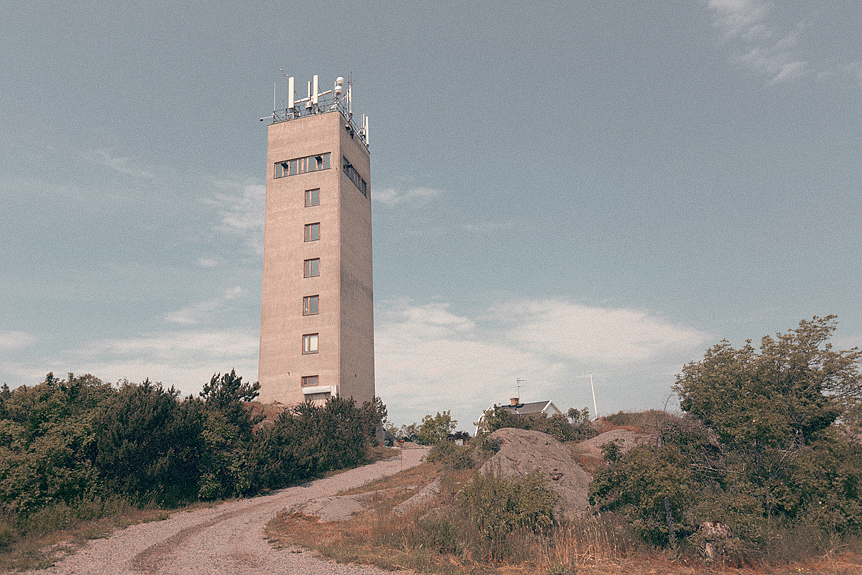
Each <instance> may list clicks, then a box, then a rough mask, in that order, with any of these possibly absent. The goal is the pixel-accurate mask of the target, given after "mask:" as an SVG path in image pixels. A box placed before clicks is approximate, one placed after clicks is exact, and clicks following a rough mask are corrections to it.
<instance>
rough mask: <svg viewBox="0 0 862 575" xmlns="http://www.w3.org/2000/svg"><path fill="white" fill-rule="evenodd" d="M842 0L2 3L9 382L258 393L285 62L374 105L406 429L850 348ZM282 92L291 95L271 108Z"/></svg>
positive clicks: (852, 249) (382, 246)
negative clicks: (232, 381)
mask: <svg viewBox="0 0 862 575" xmlns="http://www.w3.org/2000/svg"><path fill="white" fill-rule="evenodd" d="M860 22H862V3H859V2H858V1H856V0H830V1H828V2H826V1H822V0H805V1H803V0H785V1H782V2H767V1H763V0H709V1H706V0H667V1H664V2H621V1H615V0H594V1H593V0H585V1H578V0H568V1H566V2H555V1H548V2H542V3H539V4H536V5H526V4H524V3H522V2H512V1H501V2H475V1H471V2H467V1H450V0H440V1H437V2H417V1H411V0H399V1H397V2H396V1H392V2H373V1H371V2H363V3H356V2H342V1H339V0H335V1H330V2H325V3H319V2H318V3H315V2H303V3H280V2H276V3H258V2H243V1H240V0H231V1H230V2H221V1H214V2H207V3H203V4H199V3H198V4H194V3H185V4H183V3H176V2H164V1H160V0H153V1H151V2H144V3H141V2H98V1H90V2H82V1H78V0H64V1H63V2H57V1H45V2H39V3H33V2H20V1H17V0H11V1H9V2H4V3H3V5H2V7H0V126H2V130H0V133H2V135H0V201H2V204H3V212H4V217H2V218H0V264H2V270H3V273H2V274H0V293H2V297H0V382H6V383H7V384H8V385H9V386H10V387H13V388H14V387H17V386H19V385H22V384H26V385H34V384H36V383H38V382H40V381H42V380H44V378H45V375H46V374H47V373H48V372H49V371H51V372H54V373H55V374H66V373H68V372H73V373H76V374H83V373H91V374H93V375H95V376H97V377H99V378H101V379H102V380H103V381H107V382H114V383H116V382H119V381H122V380H128V381H131V382H140V381H143V380H144V379H146V378H149V379H150V380H151V381H158V382H162V383H163V384H164V385H165V386H167V387H170V386H175V387H176V388H177V389H178V390H180V391H181V392H182V393H183V395H188V394H197V393H198V392H200V390H201V389H202V387H203V385H204V384H205V383H206V382H208V381H209V379H210V377H211V376H212V375H213V374H214V373H223V372H225V371H229V370H231V369H235V370H236V372H237V374H238V375H241V376H242V377H243V378H244V379H245V380H247V381H256V379H257V369H258V351H259V330H260V299H261V297H260V292H261V275H262V262H263V213H264V200H265V186H264V183H265V177H266V171H267V165H266V125H267V122H266V121H263V122H262V121H260V118H262V117H267V116H270V115H271V113H272V107H273V88H274V86H275V85H277V86H279V88H278V89H279V90H280V85H281V82H282V77H283V74H286V75H288V76H294V77H296V79H297V80H296V81H297V85H298V86H303V85H304V83H305V82H307V81H310V80H311V78H312V76H313V75H315V74H317V75H319V77H320V83H321V86H323V87H324V88H322V89H325V87H327V86H329V85H331V84H332V83H333V82H334V80H335V78H336V77H338V76H344V77H348V76H350V77H352V80H353V94H354V112H355V113H357V114H358V113H365V114H367V115H368V116H369V118H370V120H369V140H370V149H371V159H372V168H371V172H372V173H371V177H370V187H371V197H372V212H373V242H374V292H375V293H374V297H375V300H374V301H375V366H376V390H377V394H378V395H379V396H380V397H381V398H382V399H383V401H384V403H385V404H386V405H387V407H388V411H389V420H390V421H391V422H393V423H394V424H395V425H396V426H400V425H403V424H408V423H412V422H416V421H420V420H421V419H422V417H423V416H424V415H426V414H435V413H437V412H442V411H449V412H450V413H451V415H452V417H453V418H455V419H456V420H457V421H458V427H459V428H460V429H466V430H471V429H472V423H473V422H475V421H476V420H477V419H478V417H479V416H480V415H481V412H482V410H483V409H485V408H488V407H490V406H491V405H493V404H501V403H508V401H509V398H510V397H515V396H518V397H520V398H521V399H522V401H540V400H552V401H553V402H554V403H555V405H557V406H558V407H559V408H560V409H561V410H563V411H565V410H567V409H568V408H569V407H576V408H579V409H580V408H583V407H588V408H589V410H590V412H591V413H592V414H593V415H595V411H596V410H594V407H593V406H594V402H593V395H592V393H591V385H590V383H591V382H590V374H592V380H593V387H594V388H595V405H596V407H597V411H598V414H600V415H606V414H609V413H615V412H617V411H620V410H625V411H635V410H641V409H671V410H673V409H676V408H677V407H678V405H677V402H676V398H675V395H674V394H673V391H672V388H671V386H672V385H673V383H674V381H675V377H676V374H678V373H680V371H681V369H682V367H683V365H685V364H686V363H688V362H691V361H697V360H699V359H701V358H702V357H703V354H704V351H705V350H706V349H707V348H709V347H711V346H713V345H715V344H716V343H718V342H719V341H721V340H723V339H726V340H728V341H730V342H731V344H733V345H735V346H740V345H743V344H744V343H745V341H746V340H747V339H752V340H754V341H755V342H757V341H759V339H760V338H761V337H762V336H763V335H767V334H775V333H777V332H785V331H787V330H790V329H793V328H794V327H796V326H797V325H798V324H799V322H800V321H801V320H803V319H810V318H811V317H813V316H815V315H816V316H824V315H827V314H836V315H837V316H838V330H837V331H836V333H835V336H834V343H835V344H836V345H837V346H839V347H841V348H850V347H853V346H857V345H860V344H862V314H860V311H862V310H860V306H859V303H858V298H859V286H860V284H862V281H860V280H862V263H860V257H859V254H860V253H862V233H860V230H859V227H860V226H859V218H860V214H862V183H860V182H862V163H860V161H862V35H860V34H859V23H860ZM277 97H279V98H280V95H279V94H277Z"/></svg>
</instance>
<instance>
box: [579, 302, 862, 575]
mask: <svg viewBox="0 0 862 575" xmlns="http://www.w3.org/2000/svg"><path fill="white" fill-rule="evenodd" d="M835 327H836V323H835V318H834V317H833V316H828V317H825V318H817V317H815V318H814V319H813V320H810V321H802V322H801V323H800V325H799V327H798V328H797V329H795V330H791V331H790V332H788V333H785V334H778V335H777V337H775V338H773V337H769V336H767V337H764V338H763V339H762V340H761V344H760V349H759V351H758V350H756V349H755V348H754V347H753V346H752V345H751V344H750V342H749V343H747V344H746V345H744V346H743V347H741V348H739V349H735V348H733V347H732V346H731V345H730V344H729V343H728V342H726V341H724V342H721V343H719V344H717V345H715V346H714V347H712V348H711V349H709V350H708V351H707V353H706V355H705V357H704V359H703V360H702V361H699V362H692V363H690V364H688V365H686V366H685V367H684V368H683V371H682V373H681V374H680V375H678V376H677V382H676V385H675V386H674V388H675V390H676V392H677V394H678V395H679V398H680V406H681V408H682V409H683V411H684V412H685V415H684V416H682V417H674V416H666V417H664V418H662V419H660V420H659V421H658V429H657V430H656V431H657V435H658V440H657V442H656V443H654V444H653V445H644V446H640V447H636V448H634V449H632V450H631V451H629V452H627V453H625V454H622V453H621V452H620V450H619V449H618V448H617V446H616V445H614V444H609V445H606V446H605V457H606V462H607V464H606V466H605V467H604V468H603V469H601V470H600V471H598V472H597V473H596V475H595V478H594V481H593V483H592V484H591V485H590V502H591V503H592V504H594V505H595V506H596V507H595V508H596V509H597V510H601V511H613V512H615V513H617V514H619V515H621V516H623V517H625V518H626V519H627V520H628V522H629V523H630V524H631V525H632V526H633V527H634V529H635V530H636V531H637V533H638V534H639V535H640V536H641V537H642V538H643V539H644V540H645V541H647V542H649V543H651V544H653V545H656V546H658V547H674V548H675V547H679V546H686V545H692V544H693V545H694V547H695V548H697V547H698V546H700V547H701V548H702V546H703V545H704V544H705V543H704V541H707V542H709V543H710V546H711V548H712V549H715V550H717V551H719V552H720V551H723V552H724V553H725V556H726V557H733V556H735V557H738V558H740V559H741V560H746V559H747V558H758V557H766V558H770V559H778V560H785V559H786V560H792V559H796V558H799V557H800V556H813V555H817V554H820V553H823V552H826V551H829V552H831V551H830V549H831V550H834V549H835V548H837V547H840V546H841V541H842V540H846V539H848V538H849V540H853V541H856V542H857V544H858V541H859V539H858V538H859V535H860V533H862V445H860V441H859V435H858V431H859V429H860V417H859V408H860V405H862V401H861V400H862V370H861V369H860V368H862V352H860V351H859V350H858V349H856V348H854V349H852V350H846V351H839V350H836V349H834V348H833V347H832V346H831V345H830V344H829V339H830V336H831V335H832V332H833V331H834V330H835ZM705 522H720V523H722V524H724V525H726V526H728V527H729V528H730V531H731V532H732V535H731V536H730V537H723V538H719V539H718V540H713V541H709V537H710V536H709V535H708V530H707V529H704V528H699V527H700V526H702V525H703V524H704V523H705Z"/></svg>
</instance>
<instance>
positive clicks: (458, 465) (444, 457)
mask: <svg viewBox="0 0 862 575" xmlns="http://www.w3.org/2000/svg"><path fill="white" fill-rule="evenodd" d="M472 452H473V448H472V447H471V446H469V445H455V444H454V443H453V442H451V441H439V442H437V443H435V444H434V446H433V447H431V451H429V452H428V455H427V456H426V458H425V459H426V460H427V461H430V462H432V463H434V462H439V463H442V464H444V465H446V466H448V467H450V468H452V469H470V468H472V467H473V457H472Z"/></svg>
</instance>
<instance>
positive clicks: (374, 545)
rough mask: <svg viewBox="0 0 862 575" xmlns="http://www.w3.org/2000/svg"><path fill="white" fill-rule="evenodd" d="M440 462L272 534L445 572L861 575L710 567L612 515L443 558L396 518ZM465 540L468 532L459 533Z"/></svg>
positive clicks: (338, 556)
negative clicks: (345, 513)
mask: <svg viewBox="0 0 862 575" xmlns="http://www.w3.org/2000/svg"><path fill="white" fill-rule="evenodd" d="M443 473H444V468H443V467H442V466H441V465H439V464H429V463H425V464H423V465H421V466H419V467H415V468H412V469H410V470H407V471H404V472H402V473H400V474H398V475H395V476H391V477H387V478H383V479H381V480H378V481H375V482H373V483H369V484H367V485H365V486H363V487H361V488H359V489H353V490H351V491H349V492H345V493H344V494H356V493H364V492H376V493H377V495H376V496H375V498H374V499H373V503H372V505H371V508H370V509H369V510H368V511H366V512H365V513H362V514H360V515H357V516H355V517H353V518H351V519H350V520H348V521H344V522H330V523H321V522H319V521H318V520H317V518H315V517H309V516H304V515H299V514H280V515H279V516H278V517H277V518H275V519H274V520H273V521H271V522H270V523H269V525H268V526H267V531H266V534H267V537H268V538H269V540H270V542H271V543H272V544H273V545H276V546H278V547H302V548H306V549H311V550H313V551H314V552H316V553H318V554H319V555H322V556H324V557H326V558H329V559H334V560H336V561H339V562H342V563H360V564H372V565H377V566H379V567H382V568H385V569H392V570H397V569H404V570H413V571H416V572H419V573H435V574H441V575H456V574H457V575H466V574H470V575H479V574H483V575H539V574H541V575H574V574H575V573H577V574H578V575H600V574H601V575H620V574H629V573H638V574H641V573H643V574H655V575H689V574H698V575H699V574H722V575H791V574H794V575H799V574H809V575H810V574H824V575H859V574H862V554H858V553H845V554H841V553H839V552H837V551H835V552H832V553H829V554H827V555H826V556H822V557H813V558H810V559H809V560H806V561H804V562H798V563H793V564H789V565H783V566H776V567H768V566H763V565H746V566H741V567H740V566H731V565H725V564H716V563H706V562H704V561H702V560H701V559H700V558H699V557H696V556H687V555H684V554H681V553H671V552H665V553H663V552H657V551H654V550H649V549H645V548H643V547H642V546H641V545H640V544H639V543H638V542H637V541H636V540H635V537H634V536H633V535H632V534H631V532H630V531H629V529H628V528H627V527H626V526H625V525H623V524H622V523H620V522H618V521H617V520H615V519H613V517H610V516H605V517H586V518H583V519H581V520H579V521H575V522H571V523H567V524H564V525H561V526H560V527H558V528H557V529H556V530H554V532H553V533H551V534H549V535H547V536H538V535H534V534H517V535H515V536H514V537H513V538H512V540H511V543H512V545H516V546H519V549H520V551H521V552H520V553H516V554H513V559H512V560H509V561H506V562H497V563H488V562H486V561H483V558H482V557H477V556H471V554H470V552H469V551H466V552H464V551H463V550H462V551H461V552H457V553H451V552H447V553H443V552H440V551H438V550H437V549H435V548H433V547H432V546H429V545H423V544H421V543H418V542H420V541H423V539H422V538H421V537H417V533H418V532H419V526H418V525H419V521H420V520H419V518H420V516H421V515H422V513H423V512H418V513H415V514H408V515H406V516H404V517H395V516H393V514H392V513H391V510H392V508H393V507H394V506H396V505H397V504H399V503H401V502H402V501H404V500H406V499H407V498H409V497H410V496H411V495H412V494H414V493H416V492H417V491H418V490H419V489H421V488H422V487H423V486H424V485H427V484H428V483H430V482H431V481H432V480H434V479H435V478H436V477H438V476H439V475H440V474H443ZM471 473H472V470H461V471H458V472H456V473H454V474H451V475H450V474H449V473H446V475H445V478H444V489H443V492H442V493H441V498H442V501H438V504H437V505H438V506H440V505H445V504H446V502H447V501H446V500H447V499H449V500H450V501H451V498H452V496H453V495H452V494H453V493H454V492H455V491H457V489H458V488H459V486H460V485H463V484H464V483H465V482H466V481H467V480H468V479H469V477H470V475H471ZM460 534H461V535H463V531H461V532H460Z"/></svg>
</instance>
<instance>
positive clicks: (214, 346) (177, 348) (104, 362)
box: [46, 329, 260, 394]
mask: <svg viewBox="0 0 862 575" xmlns="http://www.w3.org/2000/svg"><path fill="white" fill-rule="evenodd" d="M259 343H260V340H259V335H258V334H257V333H254V332H251V331H248V330H242V329H223V330H219V329H213V330H188V331H165V332H158V333H144V334H141V335H139V336H135V337H130V338H121V339H102V340H95V341H91V342H86V343H84V344H83V345H82V346H81V347H79V348H77V349H74V350H69V351H67V352H65V353H63V354H62V357H61V358H60V359H59V360H55V361H57V362H59V363H60V365H59V366H58V367H57V370H58V371H59V372H61V373H65V372H66V371H73V372H75V373H92V374H93V375H95V376H97V377H99V378H101V379H102V380H103V381H111V382H114V381H119V380H121V379H128V380H129V381H134V382H139V381H143V380H144V379H147V378H149V379H150V380H151V381H161V382H163V383H164V384H165V385H174V386H176V387H177V389H179V390H181V391H182V392H183V393H185V394H189V393H192V394H195V393H197V392H199V391H200V390H201V388H202V387H203V385H204V383H206V382H208V381H209V378H210V377H211V376H212V375H213V374H214V373H216V372H224V371H227V370H230V369H234V368H235V369H236V371H237V374H238V375H241V376H243V377H244V379H246V380H248V381H254V380H256V379H257V359H258V350H259ZM46 371H47V370H46Z"/></svg>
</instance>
